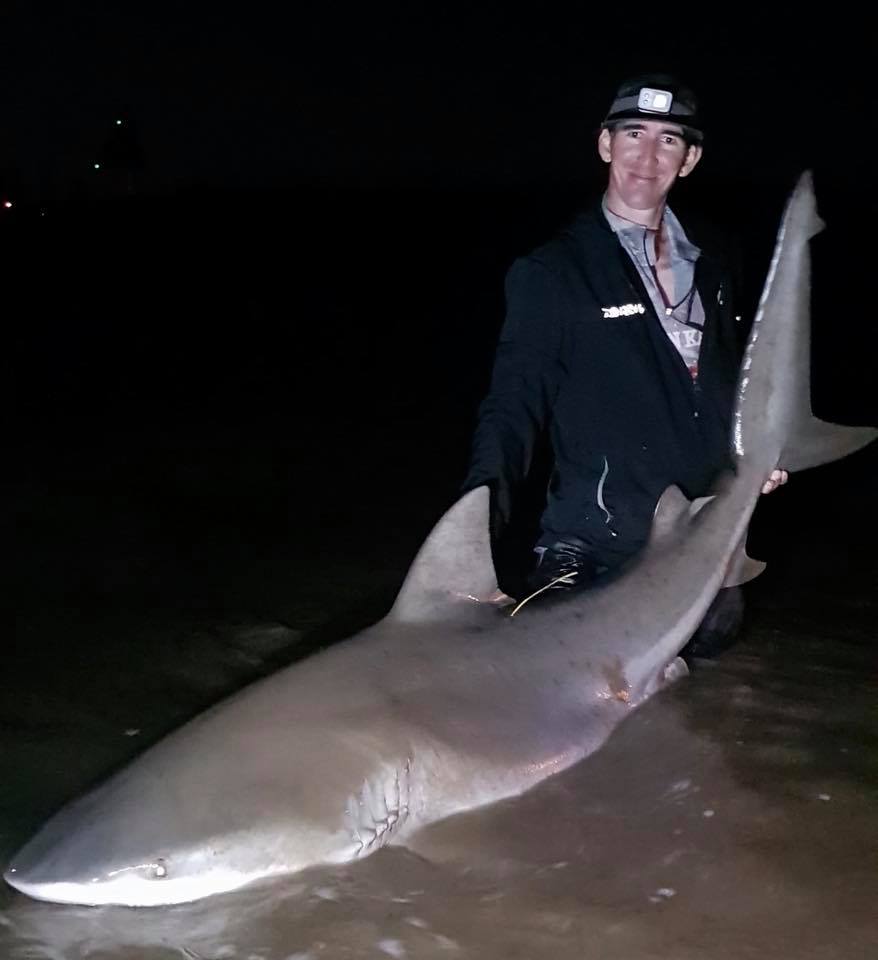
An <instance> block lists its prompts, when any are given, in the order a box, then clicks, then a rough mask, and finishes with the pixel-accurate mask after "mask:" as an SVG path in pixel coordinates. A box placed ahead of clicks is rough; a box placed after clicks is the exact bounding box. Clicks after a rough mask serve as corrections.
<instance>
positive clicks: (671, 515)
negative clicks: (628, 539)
mask: <svg viewBox="0 0 878 960" xmlns="http://www.w3.org/2000/svg"><path fill="white" fill-rule="evenodd" d="M690 506H691V502H690V501H689V500H687V499H686V496H685V495H684V494H683V491H682V490H681V489H680V488H679V487H674V486H671V487H668V488H667V489H666V490H665V492H664V493H663V494H662V495H661V496H660V497H659V501H658V503H657V504H656V506H655V512H654V513H653V516H652V531H651V532H650V535H649V542H650V543H658V542H660V541H662V540H664V539H666V538H667V537H668V536H670V535H671V533H673V531H674V530H676V529H677V526H678V524H679V523H680V520H681V518H683V517H688V516H689V508H690Z"/></svg>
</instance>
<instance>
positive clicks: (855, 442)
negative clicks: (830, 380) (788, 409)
mask: <svg viewBox="0 0 878 960" xmlns="http://www.w3.org/2000/svg"><path fill="white" fill-rule="evenodd" d="M876 437H878V430H876V429H875V428H874V427H846V426H842V425H841V424H837V423H829V422H828V421H826V420H818V419H817V417H813V416H810V417H807V418H805V419H803V420H802V421H801V422H800V423H798V424H796V426H795V427H794V428H793V429H792V430H791V432H790V436H789V438H788V439H787V442H786V443H785V444H784V449H783V454H782V455H781V458H780V461H779V463H778V466H779V467H781V468H782V469H784V470H789V471H790V472H791V473H792V472H794V471H796V470H807V469H809V468H810V467H819V466H821V465H822V464H824V463H829V462H830V461H832V460H839V459H841V458H842V457H846V456H847V455H848V454H849V453H855V452H856V451H857V450H859V449H861V448H862V447H865V446H866V445H867V444H869V443H871V442H872V441H873V440H874V439H875V438H876Z"/></svg>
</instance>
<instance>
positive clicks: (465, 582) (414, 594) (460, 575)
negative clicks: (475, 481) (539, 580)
mask: <svg viewBox="0 0 878 960" xmlns="http://www.w3.org/2000/svg"><path fill="white" fill-rule="evenodd" d="M489 514H490V491H489V489H488V487H487V486H482V487H476V488H475V489H474V490H470V491H469V492H468V493H466V494H464V495H463V496H462V497H461V498H460V499H459V500H458V501H457V503H455V504H454V505H453V506H452V507H451V508H450V509H449V510H448V511H447V512H446V513H445V515H444V516H443V517H442V518H441V519H440V520H439V522H438V523H437V524H436V526H435V527H433V529H432V531H431V532H430V534H429V535H428V536H427V539H426V540H425V541H424V543H423V545H422V547H421V549H420V550H419V551H418V554H417V556H416V557H415V559H414V562H413V563H412V565H411V567H410V569H409V572H408V574H407V575H406V578H405V580H404V582H403V584H402V587H401V588H400V591H399V594H398V595H397V598H396V601H395V603H394V604H393V607H392V609H391V611H390V614H389V616H391V617H393V618H394V619H398V620H406V621H432V620H441V619H447V618H449V617H453V616H454V613H455V611H460V610H461V605H465V606H466V607H471V606H473V605H474V604H478V603H484V604H486V605H487V604H490V603H491V599H492V595H494V594H496V593H497V591H498V587H497V575H496V573H495V571H494V562H493V557H492V554H491V536H490V526H489Z"/></svg>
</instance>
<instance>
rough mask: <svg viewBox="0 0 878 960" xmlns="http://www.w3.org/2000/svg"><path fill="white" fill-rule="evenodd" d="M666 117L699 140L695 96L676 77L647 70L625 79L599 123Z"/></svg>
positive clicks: (608, 124) (699, 133)
mask: <svg viewBox="0 0 878 960" xmlns="http://www.w3.org/2000/svg"><path fill="white" fill-rule="evenodd" d="M635 117H637V118H639V119H642V120H667V121H669V122H670V123H678V124H680V126H681V127H683V128H684V130H685V132H686V135H687V137H688V138H689V139H690V140H692V141H693V142H696V143H700V142H701V140H702V139H703V133H702V129H701V117H700V115H699V111H698V100H697V98H696V96H695V94H694V93H693V92H692V90H690V89H689V88H688V87H686V86H684V85H683V84H682V83H681V82H680V81H679V80H677V79H676V78H674V77H671V76H668V75H667V74H664V73H647V74H643V75H642V76H639V77H633V78H632V79H630V80H626V81H625V82H624V83H623V84H622V85H621V86H620V87H619V89H618V90H617V91H616V97H615V99H614V100H613V102H612V104H611V105H610V109H609V112H608V113H607V115H606V117H604V120H603V123H602V124H601V126H602V127H610V126H612V125H613V124H615V123H616V122H618V121H619V120H630V119H632V118H635Z"/></svg>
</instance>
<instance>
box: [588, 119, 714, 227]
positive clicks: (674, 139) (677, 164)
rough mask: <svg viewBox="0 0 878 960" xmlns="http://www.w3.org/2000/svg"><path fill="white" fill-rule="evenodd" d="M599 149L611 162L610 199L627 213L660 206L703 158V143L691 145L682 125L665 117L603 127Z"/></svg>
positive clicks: (621, 210)
mask: <svg viewBox="0 0 878 960" xmlns="http://www.w3.org/2000/svg"><path fill="white" fill-rule="evenodd" d="M598 152H599V153H600V155H601V159H602V160H604V161H605V162H606V163H609V165H610V182H609V186H608V190H607V193H608V196H607V200H608V202H609V205H610V207H611V209H616V207H619V208H622V209H618V210H616V212H618V213H622V214H623V215H625V210H626V209H627V210H628V211H649V210H655V209H656V208H657V207H660V206H661V205H662V204H663V203H664V202H665V199H666V198H667V196H668V193H669V192H670V189H671V187H672V186H673V185H674V181H675V180H676V179H677V177H685V176H687V175H688V174H689V173H691V172H692V170H693V169H694V167H695V164H696V163H698V161H699V160H700V159H701V147H700V146H688V145H687V143H686V140H685V139H684V137H683V128H682V127H680V126H678V125H677V124H674V123H666V122H664V121H661V120H640V119H637V120H622V121H620V122H619V124H618V125H617V126H616V127H615V129H614V130H613V131H612V132H610V131H609V130H601V134H600V137H599V138H598ZM614 204H615V206H614Z"/></svg>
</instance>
